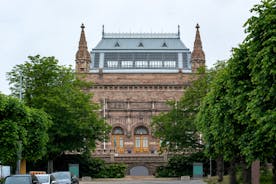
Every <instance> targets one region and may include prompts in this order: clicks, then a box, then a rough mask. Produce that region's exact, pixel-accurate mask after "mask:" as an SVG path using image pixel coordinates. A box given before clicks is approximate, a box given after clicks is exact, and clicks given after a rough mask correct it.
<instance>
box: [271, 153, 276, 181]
mask: <svg viewBox="0 0 276 184" xmlns="http://www.w3.org/2000/svg"><path fill="white" fill-rule="evenodd" d="M272 166H273V168H272V174H273V181H272V183H273V184H276V157H275V156H274V157H273V159H272Z"/></svg>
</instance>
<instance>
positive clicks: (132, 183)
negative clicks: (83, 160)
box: [80, 180, 206, 184]
mask: <svg viewBox="0 0 276 184" xmlns="http://www.w3.org/2000/svg"><path fill="white" fill-rule="evenodd" d="M106 183H112V184H206V183H205V182H203V181H202V180H186V181H181V180H167V181H164V180H112V181H109V180H107V181H104V180H101V181H97V180H95V181H91V182H80V184H106Z"/></svg>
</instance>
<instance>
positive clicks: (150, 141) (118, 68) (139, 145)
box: [76, 25, 205, 175]
mask: <svg viewBox="0 0 276 184" xmlns="http://www.w3.org/2000/svg"><path fill="white" fill-rule="evenodd" d="M81 29H82V30H81V37H80V41H79V49H78V51H77V53H76V72H77V73H82V74H85V79H86V80H89V81H92V82H93V83H94V85H93V86H91V88H90V90H89V91H90V92H91V93H93V94H94V97H93V101H94V102H97V103H100V104H101V107H102V110H101V114H102V116H103V117H104V118H105V121H106V122H107V123H109V124H110V125H112V131H111V134H110V135H109V137H110V139H109V140H106V141H104V142H102V143H99V144H98V146H97V149H96V151H95V152H94V153H93V155H94V156H98V157H101V158H103V159H105V160H106V161H107V162H124V163H126V164H128V174H130V175H148V174H153V173H154V171H155V168H156V166H159V165H162V164H164V163H166V161H167V157H166V154H163V155H159V153H158V150H159V143H160V141H159V140H158V139H156V138H154V137H153V136H152V131H151V127H150V122H151V117H152V116H153V115H157V114H158V113H160V112H166V111H168V110H169V107H168V106H167V105H166V104H165V102H166V101H167V100H177V99H179V98H180V97H181V96H182V95H183V93H184V91H185V87H186V86H187V85H188V84H189V83H190V81H191V80H193V77H194V74H195V72H196V71H197V69H198V68H199V67H200V66H205V55H204V52H203V50H202V43H201V39H200V33H199V26H198V25H197V26H196V37H195V42H194V48H193V51H192V52H191V51H190V50H189V49H188V48H187V47H186V46H185V45H184V43H183V42H182V41H181V40H180V29H179V27H178V32H177V33H150V34H147V33H129V34H127V33H105V32H104V27H103V32H102V39H101V41H100V42H99V43H98V45H97V46H96V47H95V48H94V49H92V51H91V52H89V51H88V48H87V42H86V38H85V32H84V25H82V26H81Z"/></svg>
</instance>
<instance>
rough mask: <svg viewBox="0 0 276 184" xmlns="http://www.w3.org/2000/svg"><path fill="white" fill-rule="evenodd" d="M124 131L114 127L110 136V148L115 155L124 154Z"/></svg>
mask: <svg viewBox="0 0 276 184" xmlns="http://www.w3.org/2000/svg"><path fill="white" fill-rule="evenodd" d="M124 137H125V135H124V130H123V129H122V128H121V127H114V128H113V130H112V135H111V147H112V148H114V149H115V152H116V153H124Z"/></svg>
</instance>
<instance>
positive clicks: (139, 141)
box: [134, 126, 149, 153]
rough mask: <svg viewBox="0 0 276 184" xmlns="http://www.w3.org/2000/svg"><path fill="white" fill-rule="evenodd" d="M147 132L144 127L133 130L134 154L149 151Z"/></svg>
mask: <svg viewBox="0 0 276 184" xmlns="http://www.w3.org/2000/svg"><path fill="white" fill-rule="evenodd" d="M148 137H149V131H148V129H147V128H146V127H144V126H139V127H137V128H135V130H134V139H135V152H136V153H145V152H148V151H149V145H148V142H149V140H148V139H149V138H148Z"/></svg>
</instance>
